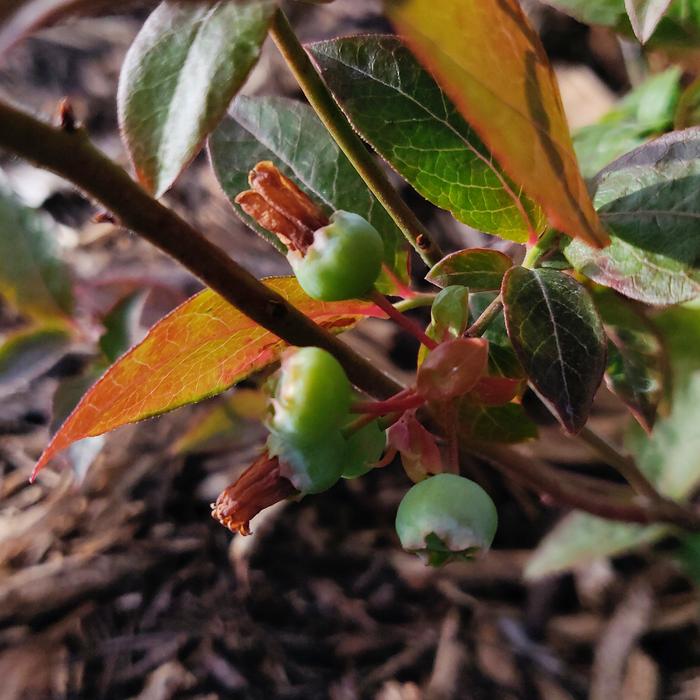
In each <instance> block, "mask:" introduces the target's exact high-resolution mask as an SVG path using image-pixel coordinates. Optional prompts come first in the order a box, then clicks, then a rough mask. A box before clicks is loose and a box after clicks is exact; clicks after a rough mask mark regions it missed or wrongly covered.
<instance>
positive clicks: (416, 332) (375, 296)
mask: <svg viewBox="0 0 700 700" xmlns="http://www.w3.org/2000/svg"><path fill="white" fill-rule="evenodd" d="M370 299H371V300H372V301H373V302H374V303H375V304H376V305H377V306H378V307H379V308H380V309H381V310H382V311H383V312H384V313H385V314H386V315H387V316H388V317H389V318H391V319H392V320H394V321H395V322H396V323H397V324H398V325H399V326H401V328H403V329H404V330H405V331H408V332H409V333H410V334H411V335H412V336H414V337H415V338H417V339H418V340H419V341H420V342H421V344H422V345H425V347H426V348H428V350H435V348H436V347H437V346H438V343H437V342H436V341H434V340H433V339H432V338H429V337H428V336H427V335H426V334H425V331H424V330H423V329H422V328H421V327H420V326H419V325H418V324H417V323H416V322H415V321H412V320H411V319H410V318H408V317H407V316H404V315H403V314H402V313H401V312H400V311H397V310H396V309H395V308H394V305H393V304H392V303H391V302H390V301H389V300H388V299H387V298H386V297H385V296H384V295H383V294H382V293H381V292H378V291H377V290H376V289H375V290H374V291H373V292H372V294H371V295H370Z"/></svg>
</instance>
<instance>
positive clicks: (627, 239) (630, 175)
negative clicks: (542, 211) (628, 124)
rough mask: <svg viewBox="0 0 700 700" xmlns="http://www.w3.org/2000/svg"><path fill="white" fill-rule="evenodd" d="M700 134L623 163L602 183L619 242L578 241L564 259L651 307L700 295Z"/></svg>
mask: <svg viewBox="0 0 700 700" xmlns="http://www.w3.org/2000/svg"><path fill="white" fill-rule="evenodd" d="M699 186H700V129H698V128H694V129H687V130H685V131H679V132H675V133H672V134H668V135H666V136H663V137H662V138H659V139H657V140H656V141H652V142H651V143H649V144H646V145H645V146H642V147H640V148H638V149H636V150H635V151H632V152H631V153H629V154H627V155H626V156H623V157H622V158H620V159H619V160H617V161H615V162H614V163H613V164H612V165H610V166H609V167H608V168H606V169H605V170H603V171H602V172H601V173H600V174H599V175H598V177H597V178H596V180H595V183H594V188H595V190H596V194H595V204H596V206H597V208H598V211H599V213H600V216H601V219H602V220H603V222H604V223H605V224H606V226H607V227H608V231H609V233H610V238H611V241H612V242H611V244H610V246H609V247H607V248H605V249H602V250H595V249H593V248H590V247H588V246H587V245H585V244H583V243H580V242H578V241H574V242H571V243H568V244H566V248H565V249H564V253H565V255H566V257H567V259H568V260H569V262H571V264H572V265H573V266H574V267H575V268H576V269H577V270H579V271H580V272H582V273H583V274H584V275H586V276H588V277H590V278H591V279H593V280H595V281H596V282H598V283H599V284H602V285H604V286H606V287H611V288H612V289H615V290H616V291H618V292H620V293H621V294H624V295H625V296H628V297H630V298H632V299H637V300H638V301H643V302H645V303H648V304H674V303H678V302H682V301H687V300H689V299H693V298H694V297H696V296H697V295H698V294H700V270H698V267H697V265H698V261H699V260H700V228H699V227H698V222H700V199H698V197H697V191H698V187H699Z"/></svg>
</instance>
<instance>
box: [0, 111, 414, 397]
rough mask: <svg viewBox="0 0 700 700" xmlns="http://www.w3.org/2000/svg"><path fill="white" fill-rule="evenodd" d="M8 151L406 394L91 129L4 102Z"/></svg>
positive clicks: (239, 302) (374, 380)
mask: <svg viewBox="0 0 700 700" xmlns="http://www.w3.org/2000/svg"><path fill="white" fill-rule="evenodd" d="M0 148H4V149H6V150H7V151H8V152H9V153H14V154H15V155H18V156H21V157H22V158H25V159H26V160H28V161H30V162H32V163H35V164H36V165H38V166H40V167H42V168H44V169H46V170H51V171H53V172H54V173H56V174H58V175H60V176H62V177H64V178H66V179H67V180H69V181H70V182H72V183H73V184H75V185H77V186H78V187H79V188H80V189H81V190H83V191H84V192H85V193H87V194H88V195H90V196H91V197H93V198H94V199H96V200H97V201H99V202H100V203H101V204H102V206H104V207H105V208H106V209H107V210H108V211H109V212H111V213H112V214H114V216H115V217H116V218H117V219H118V221H119V222H120V224H122V225H123V226H124V227H126V228H128V229H131V230H132V231H134V232H136V233H138V234H139V235H141V236H142V237H143V238H145V239H146V240H147V241H149V242H150V243H152V244H153V245H155V246H157V247H158V248H160V249H161V250H162V251H164V252H165V253H167V254H168V255H170V256H171V257H172V258H174V259H175V260H177V261H178V262H180V263H181V264H182V265H183V266H184V267H186V268H187V269H188V270H190V272H192V273H193V274H194V275H196V276H197V277H199V278H200V279H201V280H202V281H203V282H204V283H205V284H206V285H208V286H209V287H211V288H212V289H213V290H214V291H216V292H218V293H219V294H220V295H221V296H222V297H224V299H226V300H227V301H229V302H230V303H231V304H233V305H234V306H235V307H236V308H238V309H240V310H241V311H242V312H243V313H244V314H245V315H246V316H248V317H249V318H251V319H252V320H253V321H255V322H256V323H258V324H260V325H261V326H263V327H264V328H266V329H267V330H269V331H270V332H271V333H274V334H275V335H277V336H278V337H280V338H282V339H283V340H285V341H286V342H287V343H289V344H290V345H300V346H302V345H315V346H317V347H321V348H324V349H325V350H328V352H330V353H331V354H333V355H334V356H335V357H336V358H337V359H338V361H339V362H340V363H341V364H342V365H343V367H344V368H345V370H346V372H347V374H348V376H349V377H350V379H351V381H352V382H353V383H354V384H356V385H357V386H359V387H360V388H362V389H364V390H365V391H367V392H370V393H371V394H372V395H374V396H378V397H379V398H386V397H389V396H393V395H394V394H396V393H397V392H398V391H400V390H401V389H402V387H401V386H400V385H398V384H397V383H396V382H395V381H394V380H392V379H391V378H389V377H388V376H387V375H385V374H384V373H383V372H381V371H379V370H378V369H377V368H376V367H375V366H374V365H372V364H371V363H370V362H368V361H367V360H365V359H364V358H362V357H360V356H359V355H358V354H357V353H356V352H354V351H353V350H352V349H351V348H350V347H349V346H347V345H346V344H345V343H343V342H342V341H341V340H339V338H337V337H336V336H334V335H332V334H331V333H328V332H327V331H325V330H324V329H323V328H321V327H320V326H318V325H317V324H316V323H314V322H313V321H312V320H311V319H310V318H308V316H306V315H305V314H304V313H302V312H301V311H299V309H297V308H296V307H294V306H293V305H292V304H290V303H289V302H288V301H287V300H286V299H285V298H284V297H282V296H281V295H279V294H277V293H276V292H275V291H273V290H272V289H270V287H267V286H266V285H265V284H263V283H262V282H260V281H259V280H257V279H256V278H255V277H254V276H253V275H251V274H250V273H249V272H248V271H247V270H246V269H245V268H243V267H241V266H240V265H239V264H238V263H236V262H235V261H234V260H232V259H231V258H230V257H229V256H228V255H227V254H226V252H225V251H223V250H222V249H221V248H219V247H217V246H215V245H214V244H213V243H211V242H210V241H209V240H207V239H206V238H205V237H204V236H203V235H202V234H201V233H199V231H197V230H196V229H194V228H193V227H192V226H191V225H190V224H188V223H187V222H186V221H185V220H184V219H182V218H180V217H179V216H178V215H177V214H176V213H175V212H173V211H171V210H170V209H168V208H166V207H164V206H163V205H162V204H160V202H158V201H156V200H155V199H153V197H151V195H149V194H148V193H147V192H146V191H145V190H144V189H143V188H142V187H141V186H139V185H138V184H137V183H136V182H134V181H133V180H132V179H131V177H129V175H128V174H127V173H126V172H125V171H124V170H123V169H122V168H120V167H119V166H118V165H117V164H116V163H113V162H112V161H111V160H109V158H107V156H105V154H104V153H102V151H99V150H98V149H97V148H95V147H94V146H93V145H92V143H91V142H90V140H89V138H88V136H87V134H86V133H85V131H84V130H82V129H79V130H76V131H66V130H63V129H60V128H56V127H52V126H50V125H48V124H45V123H43V122H40V121H38V120H37V119H34V117H32V116H30V115H28V114H26V113H24V112H21V111H19V110H17V109H15V108H14V107H11V106H9V105H6V104H4V103H2V102H0ZM392 308H393V307H392Z"/></svg>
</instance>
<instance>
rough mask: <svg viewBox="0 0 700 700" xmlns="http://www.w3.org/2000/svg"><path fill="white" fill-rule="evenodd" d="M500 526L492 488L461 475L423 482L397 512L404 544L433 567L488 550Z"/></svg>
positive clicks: (400, 536) (399, 530) (398, 528)
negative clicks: (490, 492) (488, 492)
mask: <svg viewBox="0 0 700 700" xmlns="http://www.w3.org/2000/svg"><path fill="white" fill-rule="evenodd" d="M497 525H498V513H497V512H496V506H495V505H494V504H493V501H492V500H491V498H490V497H489V495H488V494H487V493H486V491H484V489H482V488H481V486H479V485H478V484H476V483H474V482H473V481H470V480H469V479H465V478H464V477H463V476H457V475H456V474H438V475H437V476H432V477H430V478H428V479H425V480H424V481H421V482H419V483H417V484H416V485H415V486H413V487H412V488H411V489H410V490H409V491H408V493H407V494H406V495H405V496H404V497H403V500H402V501H401V504H400V505H399V510H398V512H397V514H396V532H397V533H398V535H399V539H400V540H401V546H402V547H403V548H404V549H406V550H408V551H410V552H414V553H415V554H418V555H419V556H420V557H421V558H422V559H423V560H424V561H425V562H426V563H428V564H431V565H433V566H440V565H441V564H444V563H446V562H448V561H451V560H454V559H469V558H471V557H472V556H473V555H474V554H476V553H477V552H478V551H479V550H487V549H488V548H489V547H490V546H491V542H492V541H493V537H494V535H495V534H496V527H497Z"/></svg>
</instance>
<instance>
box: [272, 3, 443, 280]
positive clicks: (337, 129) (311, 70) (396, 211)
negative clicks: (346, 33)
mask: <svg viewBox="0 0 700 700" xmlns="http://www.w3.org/2000/svg"><path fill="white" fill-rule="evenodd" d="M270 36H271V37H272V39H273V40H274V42H275V44H276V45H277V48H278V49H279V51H280V53H281V54H282V56H283V57H284V59H285V61H286V62H287V65H288V66H289V68H290V69H291V71H292V73H294V77H295V78H296V79H297V82H298V83H299V86H300V87H301V89H302V90H303V91H304V94H305V95H306V99H307V100H308V101H309V104H310V105H311V106H312V107H313V108H314V110H315V111H316V114H318V116H319V118H320V119H321V121H322V122H323V123H324V125H325V127H326V129H328V131H329V133H330V134H331V136H332V137H333V138H334V139H335V141H336V143H337V144H338V146H340V148H341V150H342V151H343V153H345V155H346V156H347V157H348V159H349V160H350V162H351V163H352V164H353V166H354V167H355V170H357V172H358V173H359V174H360V176H361V177H362V179H363V180H364V181H365V182H366V183H367V186H368V187H369V188H370V190H372V192H373V193H374V196H375V197H376V198H377V199H378V200H379V201H380V203H381V204H382V206H383V207H384V208H385V209H386V210H387V212H388V213H389V215H390V216H391V218H392V219H393V220H394V221H395V222H396V225H397V226H398V227H399V228H400V229H401V231H402V233H403V235H404V236H406V239H407V240H408V241H409V243H410V244H411V245H412V246H413V247H414V248H415V249H416V251H417V253H418V254H419V255H420V256H421V258H423V260H424V262H425V264H426V265H428V267H433V266H434V265H436V264H437V263H438V262H439V261H440V260H441V259H442V257H443V254H442V251H441V250H440V248H439V247H438V245H437V243H435V241H433V239H432V237H431V236H430V234H429V233H428V231H427V229H426V228H425V227H424V226H423V224H422V223H421V222H420V221H419V220H418V217H417V216H416V215H415V214H414V213H413V211H412V209H411V208H410V207H409V206H408V205H407V204H406V202H404V201H403V199H401V197H400V196H399V194H398V192H397V191H396V189H395V188H394V187H393V185H392V184H391V182H389V178H388V177H387V176H386V174H385V173H384V171H383V170H382V169H381V167H380V166H379V165H378V164H377V161H376V160H375V159H374V157H373V156H372V154H371V153H369V151H368V150H367V148H366V146H365V144H364V143H363V142H362V139H360V137H359V136H358V135H357V134H356V133H355V131H354V130H353V128H352V126H350V123H349V122H348V120H347V118H346V117H345V115H344V114H343V111H342V110H341V109H340V107H339V106H338V104H337V103H336V101H335V99H334V98H333V95H331V93H330V90H329V89H328V87H327V86H326V83H325V82H324V81H323V78H321V76H320V75H319V73H318V71H317V70H316V68H315V67H314V65H313V63H312V62H311V59H310V58H309V55H308V54H307V53H306V51H305V50H304V47H303V46H302V45H301V43H300V42H299V39H298V38H297V36H296V34H295V33H294V29H292V27H291V25H290V24H289V21H288V20H287V17H286V16H285V14H284V13H283V12H282V10H278V11H277V13H276V14H275V17H274V19H273V20H272V26H271V28H270Z"/></svg>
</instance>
